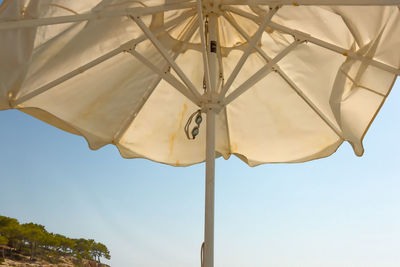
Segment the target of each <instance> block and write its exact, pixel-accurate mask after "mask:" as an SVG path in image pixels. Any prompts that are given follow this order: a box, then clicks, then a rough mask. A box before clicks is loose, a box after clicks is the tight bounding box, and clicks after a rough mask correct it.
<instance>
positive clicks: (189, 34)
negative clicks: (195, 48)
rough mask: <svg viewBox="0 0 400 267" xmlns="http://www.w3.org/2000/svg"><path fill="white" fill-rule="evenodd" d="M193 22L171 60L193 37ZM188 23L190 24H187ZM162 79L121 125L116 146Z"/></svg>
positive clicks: (166, 68) (151, 86) (151, 88)
mask: <svg viewBox="0 0 400 267" xmlns="http://www.w3.org/2000/svg"><path fill="white" fill-rule="evenodd" d="M194 21H195V20H193V21H192V22H191V23H192V25H190V26H189V27H190V28H189V29H188V30H187V32H186V37H185V38H184V40H183V44H182V46H181V47H180V48H179V50H178V51H177V52H175V54H174V55H173V56H172V58H173V59H174V60H176V58H177V57H178V56H179V54H180V53H182V51H183V50H184V49H185V48H186V46H187V42H188V41H189V40H190V38H192V37H193V34H194V33H195V31H196V29H197V28H196V27H195V25H196V23H194ZM189 23H190V22H189ZM169 71H170V68H169V67H168V64H167V66H166V67H164V68H163V72H164V73H166V72H169ZM161 80H162V77H161V76H158V78H157V79H155V80H154V82H153V83H152V84H151V85H150V89H149V90H148V92H147V94H146V96H144V97H143V98H142V101H141V103H139V104H138V105H137V106H136V108H135V109H134V111H133V112H132V113H131V115H130V116H129V117H128V119H127V120H125V122H124V124H123V125H122V127H121V129H120V130H119V131H118V132H117V134H116V135H115V136H114V138H113V143H114V144H116V143H118V142H119V140H121V138H122V136H123V135H124V133H125V132H126V131H127V129H128V128H129V126H130V125H131V124H132V123H133V121H134V120H135V118H136V116H137V113H138V112H139V110H141V109H142V107H143V106H144V105H145V103H146V101H147V100H148V99H149V97H150V96H151V94H152V93H153V92H154V90H155V89H156V88H157V85H158V84H159V83H160V82H161Z"/></svg>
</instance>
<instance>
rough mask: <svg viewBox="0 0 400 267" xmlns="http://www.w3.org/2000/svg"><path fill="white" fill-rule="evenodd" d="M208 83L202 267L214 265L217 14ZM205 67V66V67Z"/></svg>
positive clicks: (211, 30)
mask: <svg viewBox="0 0 400 267" xmlns="http://www.w3.org/2000/svg"><path fill="white" fill-rule="evenodd" d="M208 30H209V31H208V37H209V47H208V48H209V49H208V53H207V54H208V66H209V68H208V69H209V70H207V71H209V78H210V79H209V85H208V87H209V88H208V90H207V100H208V103H209V105H207V104H206V105H205V107H206V118H207V119H206V128H207V129H206V187H205V191H206V193H205V223H204V258H203V261H204V262H203V264H204V267H213V266H214V206H215V204H214V199H215V116H216V110H215V103H214V100H213V99H216V98H215V97H213V96H215V94H216V86H217V53H216V50H217V39H218V38H217V15H215V14H210V15H209V25H208ZM205 69H207V68H205Z"/></svg>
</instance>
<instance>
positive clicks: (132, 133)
mask: <svg viewBox="0 0 400 267" xmlns="http://www.w3.org/2000/svg"><path fill="white" fill-rule="evenodd" d="M238 2H239V3H243V5H238V4H237V3H238ZM258 2H259V3H261V4H262V3H263V2H264V3H265V4H268V3H270V2H279V1H258ZM258 2H257V1H221V3H220V5H219V6H218V7H212V6H211V5H210V3H205V4H204V5H205V6H206V9H209V10H213V11H214V12H216V13H217V15H218V24H217V25H218V38H219V46H218V53H217V54H218V57H219V58H220V60H219V62H220V64H219V65H218V72H220V73H221V77H223V78H224V82H225V84H226V83H227V81H228V80H229V77H230V74H231V72H232V71H233V70H234V69H235V67H236V66H237V64H238V62H239V60H240V58H241V56H242V54H243V53H245V52H246V49H247V48H248V47H249V46H250V44H249V43H250V42H249V41H250V40H251V38H252V37H253V36H254V35H255V34H256V32H257V30H258V27H259V24H262V23H264V22H263V21H264V19H265V17H266V16H267V12H268V6H267V5H265V4H264V5H256V3H258ZM286 2H287V1H286ZM302 2H303V3H302ZM311 2H312V1H311ZM314 2H315V1H314ZM320 2H322V5H321V6H313V5H307V1H299V2H298V3H296V2H294V5H293V4H288V5H282V6H281V7H280V8H279V10H277V12H276V13H275V14H274V15H273V16H272V19H271V21H270V22H269V21H268V20H267V22H268V23H267V25H268V26H267V27H265V28H264V29H263V30H264V31H263V34H262V36H261V38H260V40H257V43H256V45H255V48H254V49H251V51H250V52H249V56H248V58H247V60H246V61H245V63H244V65H243V67H242V68H241V69H240V71H239V72H238V75H237V76H236V75H235V76H232V77H231V78H233V77H236V78H235V79H234V80H233V82H232V86H230V88H228V91H227V94H226V96H227V98H226V99H225V100H222V102H221V103H222V104H221V103H220V104H221V107H220V108H221V111H220V112H219V113H218V114H217V117H216V151H217V156H221V155H222V156H223V157H224V158H228V157H229V156H230V155H231V154H235V155H237V156H238V157H239V158H241V159H242V160H244V161H245V162H246V163H248V164H249V165H251V166H254V165H257V164H262V163H270V162H302V161H307V160H312V159H316V158H321V157H326V156H329V155H330V154H332V153H333V152H335V151H336V149H337V148H338V147H339V146H340V144H341V143H342V142H343V141H349V142H350V143H351V144H352V146H353V148H354V151H355V153H356V154H357V155H362V154H363V146H362V139H363V137H364V135H365V133H366V131H367V130H368V127H369V126H370V124H371V122H372V121H373V119H374V117H375V116H376V114H377V112H378V111H379V109H380V107H381V105H382V104H383V102H384V101H385V99H386V97H387V95H388V94H389V92H390V89H391V87H392V86H393V84H394V81H395V79H396V77H397V75H398V74H399V68H400V49H399V47H400V9H399V7H398V6H396V5H392V4H393V3H395V2H396V1H386V2H388V3H389V4H391V5H388V6H380V7H377V6H363V7H360V6H332V5H329V4H330V3H329V1H320ZM324 2H326V3H327V4H324ZM330 2H331V3H334V2H335V1H333V0H332V1H330ZM342 2H343V1H342ZM367 2H368V1H367ZM383 2H384V1H383ZM252 3H254V5H252ZM282 3H285V2H284V1H283V2H282ZM290 3H292V2H290ZM230 4H232V5H230ZM247 4H250V5H247ZM301 4H304V5H301ZM311 4H312V3H311ZM397 4H398V3H397ZM149 7H156V8H154V9H153V10H152V9H148V8H149ZM160 7H162V8H163V9H164V10H165V12H160V11H158V10H159V9H160ZM157 8H158V9H157ZM146 9H148V10H150V11H149V12H148V13H149V14H146V13H144V10H146ZM157 11H158V12H157ZM136 14H138V16H140V20H141V21H142V22H143V23H144V25H145V27H146V28H148V29H149V30H150V31H151V32H153V33H154V34H155V35H156V36H157V38H158V40H159V41H160V42H161V43H162V45H163V47H164V48H165V51H167V53H168V55H169V56H170V57H171V58H176V64H177V66H179V67H180V69H181V70H182V71H183V73H184V75H185V76H186V78H187V79H188V80H189V81H190V82H191V83H192V84H193V85H194V88H195V90H197V92H198V93H199V94H198V95H201V94H203V92H204V91H203V79H204V72H203V58H202V46H201V38H200V33H201V31H200V30H199V23H198V13H197V12H196V3H195V2H189V1H178V0H175V1H168V0H166V1H161V0H158V1H156V0H144V1H141V2H136V1H124V0H107V1H106V0H104V1H100V0H96V1H78V0H75V1H71V0H41V1H33V0H32V1H28V0H5V1H4V2H3V4H2V5H1V7H0V109H2V110H5V109H10V108H15V109H19V110H21V111H23V112H25V113H27V114H30V115H32V116H34V117H36V118H38V119H40V120H43V121H45V122H48V123H50V124H52V125H54V126H56V127H59V128H60V129H63V130H66V131H68V132H71V133H74V134H78V135H82V136H83V137H85V138H86V140H87V141H88V143H89V146H90V148H92V149H99V148H101V147H102V146H105V145H107V144H115V145H116V146H117V147H118V149H119V150H120V152H121V155H122V156H123V157H126V158H136V157H144V158H148V159H151V160H154V161H157V162H162V163H166V164H170V165H177V166H186V165H190V164H194V163H198V162H202V161H204V160H205V151H204V147H205V130H204V129H203V128H202V127H200V134H199V136H198V137H197V138H196V139H195V140H188V139H187V137H186V135H185V133H184V130H183V127H184V125H185V124H186V121H187V119H188V117H189V116H190V115H191V114H192V113H193V112H195V111H196V110H197V109H199V107H198V106H197V105H196V104H198V105H200V106H201V103H200V102H197V103H194V102H196V101H199V99H197V98H196V97H195V94H193V93H191V91H190V90H189V89H190V88H189V89H188V87H190V86H187V84H186V83H185V82H184V81H182V80H180V78H179V77H178V76H179V75H178V74H177V71H176V69H174V67H169V66H171V64H169V63H167V61H166V60H165V59H164V57H163V56H162V54H161V53H160V52H159V51H158V50H157V49H156V47H155V46H154V45H153V44H152V41H151V40H149V38H148V37H147V36H146V35H144V33H143V31H142V29H141V28H140V27H139V26H138V24H137V22H135V21H134V19H133V18H132V17H130V16H129V15H132V16H133V17H135V16H136ZM143 14H144V15H143ZM78 15H82V16H81V17H77V16H78ZM83 15H84V16H83ZM74 16H75V18H76V19H75V20H78V21H74V20H72V19H71V18H72V17H74ZM60 17H61V18H64V21H63V22H64V23H61V24H58V22H57V21H56V20H51V18H56V19H57V20H58V19H59V18H60ZM43 18H45V19H44V20H40V19H43ZM46 19H47V20H46ZM68 21H71V22H68ZM16 22H18V23H20V24H19V25H17V26H15V25H16V24H15V23H16ZM13 23H14V24H13ZM35 23H36V24H35ZM46 24H51V25H48V26H41V25H46ZM32 25H38V27H32ZM296 39H298V41H299V42H297V43H296ZM293 42H295V45H292V46H291V47H290V49H287V51H285V49H286V48H288V47H289V46H290V45H291V44H292V43H293ZM133 49H135V50H133ZM132 51H134V53H132ZM282 51H284V53H285V56H284V57H283V58H282V59H280V60H277V64H270V66H269V67H268V66H267V67H268V68H265V69H264V72H262V73H261V75H260V76H259V77H258V79H257V82H256V83H255V84H254V85H253V86H250V87H249V88H247V89H246V90H244V92H243V93H242V94H239V95H237V96H236V95H231V96H230V94H232V92H234V91H235V89H236V88H238V87H239V86H240V85H241V84H242V83H245V82H246V80H247V79H249V77H250V76H252V75H253V74H255V73H256V72H257V71H258V70H259V69H261V68H262V67H263V66H265V65H267V64H268V63H267V62H269V61H270V60H271V59H273V58H274V57H276V56H277V55H280V53H281V52H282ZM135 55H136V56H135ZM137 55H139V56H137ZM140 56H143V57H144V58H145V59H147V60H148V61H149V62H147V63H152V64H153V65H154V66H156V67H157V68H158V69H159V70H160V71H161V72H162V73H167V74H168V75H169V73H171V74H172V75H169V76H168V77H170V78H171V77H172V78H176V79H174V81H175V82H177V81H178V82H179V84H180V85H184V87H183V89H182V90H186V94H187V95H190V96H192V100H193V101H192V100H189V99H188V98H187V97H186V96H185V95H184V94H182V92H181V91H178V90H176V89H175V88H174V87H173V86H172V85H171V84H170V83H168V82H167V81H166V80H165V79H161V77H160V75H159V74H157V73H155V72H154V70H153V69H151V68H149V67H148V66H149V65H145V64H144V62H143V61H141V59H142V58H141V57H140ZM221 62H222V63H221ZM88 64H89V65H88ZM222 88H223V86H219V87H218V88H217V92H216V93H215V94H217V93H218V92H221V91H222V90H223V89H222ZM220 100H221V99H220ZM228 102H229V103H228ZM224 103H226V105H225V104H224Z"/></svg>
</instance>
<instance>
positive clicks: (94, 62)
mask: <svg viewBox="0 0 400 267" xmlns="http://www.w3.org/2000/svg"><path fill="white" fill-rule="evenodd" d="M194 13H195V12H194V11H193V10H191V11H188V12H186V13H185V14H182V16H179V17H177V18H175V19H172V20H170V21H168V22H167V23H165V24H164V25H163V26H162V27H160V28H158V29H156V30H155V31H154V33H155V34H157V33H160V32H162V31H164V30H166V29H168V28H170V27H172V26H174V25H175V24H178V23H181V22H182V21H184V20H185V19H186V18H188V17H190V16H191V15H193V14H194ZM145 40H147V37H146V35H143V36H141V37H139V38H137V39H133V40H130V41H128V42H125V43H124V44H122V45H121V46H119V47H118V48H116V49H114V50H112V51H110V52H108V53H107V54H105V55H103V56H101V57H98V58H96V59H94V60H92V61H90V62H89V63H87V64H85V65H83V66H80V67H79V68H76V69H74V70H73V71H71V72H69V73H67V74H65V75H63V76H61V77H59V78H58V79H56V80H53V81H51V82H49V83H47V84H45V85H43V86H42V87H40V88H38V89H35V90H33V91H31V92H30V93H28V94H26V95H24V96H22V97H20V98H17V99H16V100H14V101H12V104H13V105H14V106H15V105H20V104H22V103H23V102H25V101H27V100H29V99H31V98H33V97H35V96H37V95H39V94H42V93H44V92H46V91H48V90H50V89H52V88H54V87H56V86H57V85H59V84H61V83H63V82H65V81H67V80H69V79H72V78H73V77H75V76H77V75H79V74H81V73H83V72H85V71H87V70H89V69H91V68H93V67H95V66H97V65H99V64H100V63H102V62H104V61H106V60H108V59H110V58H112V57H114V56H116V55H118V54H120V53H122V52H124V51H127V50H129V49H131V48H132V47H133V46H135V45H137V44H139V43H141V42H143V41H145Z"/></svg>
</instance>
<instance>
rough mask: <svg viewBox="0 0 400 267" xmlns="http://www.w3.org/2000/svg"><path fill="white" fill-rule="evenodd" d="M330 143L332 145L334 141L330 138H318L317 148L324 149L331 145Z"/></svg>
mask: <svg viewBox="0 0 400 267" xmlns="http://www.w3.org/2000/svg"><path fill="white" fill-rule="evenodd" d="M332 143H334V140H333V139H332V138H331V137H330V136H321V137H319V138H318V141H317V146H318V148H319V149H324V148H327V147H328V146H330V145H332Z"/></svg>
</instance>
